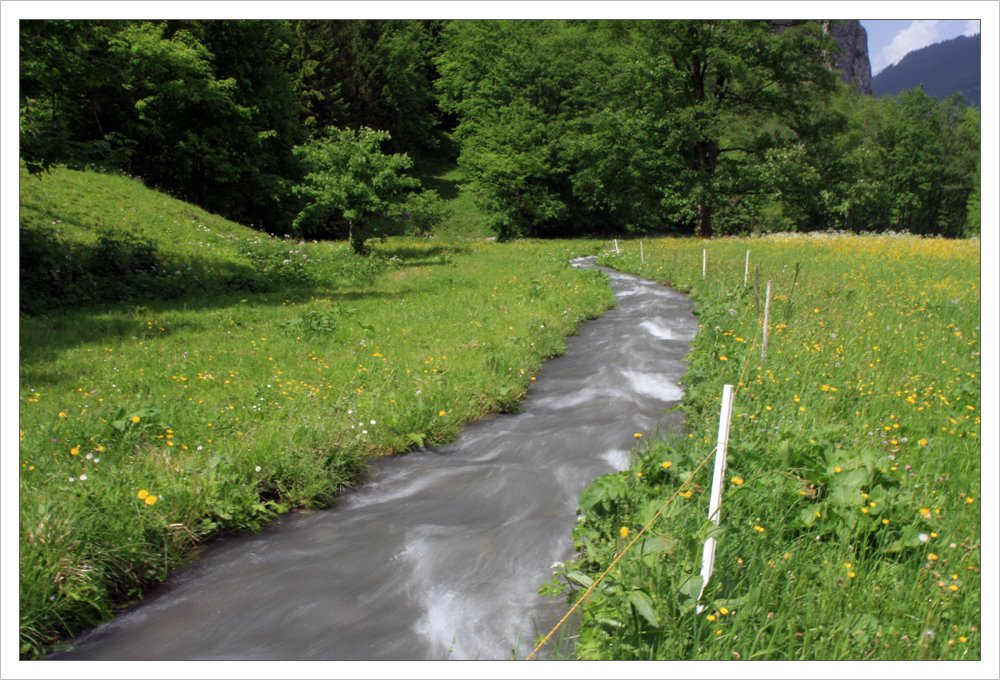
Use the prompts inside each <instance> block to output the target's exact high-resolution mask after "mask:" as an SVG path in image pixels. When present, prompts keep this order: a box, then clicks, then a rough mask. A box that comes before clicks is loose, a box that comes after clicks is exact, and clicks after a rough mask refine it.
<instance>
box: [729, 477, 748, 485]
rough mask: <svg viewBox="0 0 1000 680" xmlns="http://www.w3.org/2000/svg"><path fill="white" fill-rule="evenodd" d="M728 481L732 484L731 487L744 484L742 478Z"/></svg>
mask: <svg viewBox="0 0 1000 680" xmlns="http://www.w3.org/2000/svg"><path fill="white" fill-rule="evenodd" d="M730 481H731V482H732V483H733V486H743V484H744V483H745V482H744V480H743V478H742V477H733V478H732V479H731V480H730Z"/></svg>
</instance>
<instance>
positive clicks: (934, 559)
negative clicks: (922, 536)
mask: <svg viewBox="0 0 1000 680" xmlns="http://www.w3.org/2000/svg"><path fill="white" fill-rule="evenodd" d="M937 558H938V556H937V553H930V554H929V555H928V556H927V559H929V560H930V561H931V562H937Z"/></svg>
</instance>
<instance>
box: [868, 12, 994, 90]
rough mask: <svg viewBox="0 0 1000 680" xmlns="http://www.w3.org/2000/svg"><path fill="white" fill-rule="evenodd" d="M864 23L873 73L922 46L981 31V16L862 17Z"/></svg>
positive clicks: (875, 73)
mask: <svg viewBox="0 0 1000 680" xmlns="http://www.w3.org/2000/svg"><path fill="white" fill-rule="evenodd" d="M861 25H862V26H864V27H865V31H867V32H868V59H869V61H871V64H872V75H873V76H875V75H877V74H878V73H879V71H882V70H883V69H885V68H886V67H887V66H890V65H892V64H896V63H898V62H899V60H900V59H902V58H903V57H904V56H906V55H907V54H908V53H910V52H913V51H914V50H919V49H920V48H921V47H927V46H928V45H933V44H934V43H939V42H943V41H945V40H951V39H952V38H956V37H958V36H960V35H976V34H977V33H979V21H978V20H977V19H973V20H964V19H963V20H952V19H918V20H910V19H903V20H899V19H880V20H864V19H862V21H861Z"/></svg>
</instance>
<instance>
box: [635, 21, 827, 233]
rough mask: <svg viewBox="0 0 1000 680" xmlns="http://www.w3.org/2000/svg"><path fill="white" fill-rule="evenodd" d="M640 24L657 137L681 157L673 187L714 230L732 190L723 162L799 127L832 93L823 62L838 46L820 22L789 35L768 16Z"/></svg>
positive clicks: (704, 228) (700, 223)
mask: <svg viewBox="0 0 1000 680" xmlns="http://www.w3.org/2000/svg"><path fill="white" fill-rule="evenodd" d="M639 29H640V35H641V37H642V39H643V46H644V50H643V51H644V53H645V55H646V58H645V65H644V66H645V68H644V69H643V71H644V72H645V73H646V74H647V75H648V79H647V87H646V89H645V93H646V94H647V95H648V100H649V101H650V103H651V105H652V106H655V107H656V109H655V110H654V111H653V114H654V117H655V118H656V120H657V121H658V122H657V123H655V127H654V128H653V130H651V132H653V133H654V136H653V138H652V139H650V143H651V144H655V148H661V149H663V151H664V152H665V153H666V154H668V155H671V156H674V157H676V158H679V159H681V161H682V164H683V173H682V174H680V175H679V177H678V179H679V180H680V182H679V186H677V187H676V188H675V189H674V190H673V192H677V191H678V190H679V191H680V192H681V193H682V194H683V195H684V196H686V197H688V198H687V199H686V200H687V202H688V203H691V204H693V207H694V210H695V212H696V213H697V233H698V235H699V236H702V237H708V236H711V235H712V215H713V211H714V210H715V209H716V208H717V207H718V206H719V205H720V203H721V202H722V199H723V198H724V197H725V195H726V193H727V191H726V187H723V186H720V185H719V179H720V177H724V176H725V175H726V173H725V172H723V170H724V169H723V168H721V165H722V164H724V163H727V162H733V161H731V160H730V159H732V158H737V159H738V158H740V157H745V156H747V155H753V154H756V153H759V152H761V151H763V150H764V149H766V148H768V147H770V146H774V145H776V143H777V142H778V137H779V135H780V133H781V131H782V129H784V130H787V131H794V128H795V125H796V123H797V122H798V121H799V120H801V119H802V118H803V117H804V116H805V115H807V113H808V112H809V111H810V110H811V109H812V108H813V107H814V106H815V105H816V99H817V98H818V97H822V96H824V95H825V94H826V93H827V92H830V91H832V89H833V87H834V83H835V82H836V76H835V75H834V74H833V72H832V71H831V70H830V69H829V68H828V67H827V65H826V63H825V61H824V55H825V54H826V53H828V51H829V50H830V49H831V45H832V43H830V42H829V40H828V39H827V38H825V37H824V36H823V34H822V31H821V29H820V27H819V26H818V25H816V24H812V23H808V24H802V25H798V26H794V27H792V28H789V29H787V30H784V31H782V32H777V31H775V29H774V27H772V25H771V24H770V22H766V21H662V22H643V23H641V24H640V25H639ZM741 121H743V123H744V125H742V126H741V125H739V123H740V122H741ZM746 121H754V122H755V125H754V126H753V127H752V128H749V129H750V130H751V132H750V134H748V135H746V136H744V137H743V138H742V139H741V138H735V137H734V136H733V135H732V132H731V131H732V130H734V129H738V128H739V127H743V129H747V126H746V125H745V122H746ZM769 133H770V134H769ZM729 176H731V177H739V176H740V173H738V172H731V173H729ZM673 200H676V199H673Z"/></svg>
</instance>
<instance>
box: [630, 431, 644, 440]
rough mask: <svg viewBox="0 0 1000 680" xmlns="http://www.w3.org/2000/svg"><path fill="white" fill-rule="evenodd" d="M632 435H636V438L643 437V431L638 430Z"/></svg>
mask: <svg viewBox="0 0 1000 680" xmlns="http://www.w3.org/2000/svg"><path fill="white" fill-rule="evenodd" d="M632 436H633V437H635V438H636V439H642V432H636V433H635V434H633V435H632Z"/></svg>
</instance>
